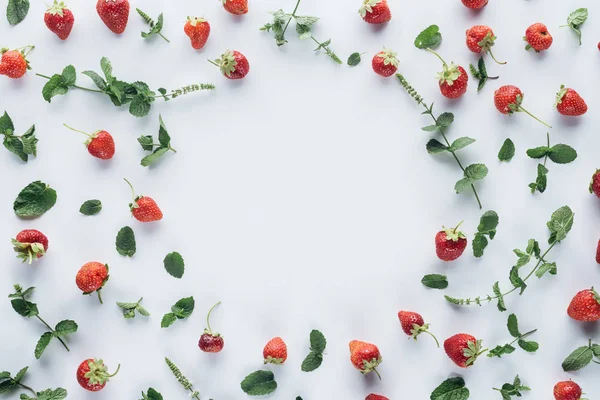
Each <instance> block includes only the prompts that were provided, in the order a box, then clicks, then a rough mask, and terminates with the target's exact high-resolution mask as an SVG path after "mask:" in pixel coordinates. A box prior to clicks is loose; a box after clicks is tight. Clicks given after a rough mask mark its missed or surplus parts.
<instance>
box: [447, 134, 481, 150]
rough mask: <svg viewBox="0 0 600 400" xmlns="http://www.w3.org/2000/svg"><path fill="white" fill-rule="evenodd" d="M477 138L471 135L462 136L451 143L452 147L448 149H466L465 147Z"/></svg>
mask: <svg viewBox="0 0 600 400" xmlns="http://www.w3.org/2000/svg"><path fill="white" fill-rule="evenodd" d="M474 142H475V139H472V138H470V137H461V138H458V139H456V140H455V141H454V142H452V144H451V145H450V148H449V149H448V150H450V151H457V150H460V149H464V148H465V147H467V146H469V145H470V144H471V143H474Z"/></svg>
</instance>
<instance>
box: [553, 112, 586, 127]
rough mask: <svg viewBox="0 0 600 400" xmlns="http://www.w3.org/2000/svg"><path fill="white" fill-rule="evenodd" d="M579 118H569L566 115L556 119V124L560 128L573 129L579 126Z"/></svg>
mask: <svg viewBox="0 0 600 400" xmlns="http://www.w3.org/2000/svg"><path fill="white" fill-rule="evenodd" d="M581 118H582V117H569V116H567V115H560V116H559V118H558V123H559V124H560V125H561V126H565V127H568V128H574V127H577V126H579V125H581Z"/></svg>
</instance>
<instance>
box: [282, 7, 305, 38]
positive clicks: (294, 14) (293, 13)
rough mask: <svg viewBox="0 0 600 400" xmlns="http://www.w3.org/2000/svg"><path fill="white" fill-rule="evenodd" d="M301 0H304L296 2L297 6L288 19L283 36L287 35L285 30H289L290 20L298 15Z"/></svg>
mask: <svg viewBox="0 0 600 400" xmlns="http://www.w3.org/2000/svg"><path fill="white" fill-rule="evenodd" d="M300 1H302V0H298V2H297V3H296V8H294V11H292V15H291V16H290V19H288V22H287V24H285V28H283V33H282V34H281V37H284V36H285V31H287V28H288V26H290V22H292V19H294V18H295V17H296V11H298V7H299V6H300Z"/></svg>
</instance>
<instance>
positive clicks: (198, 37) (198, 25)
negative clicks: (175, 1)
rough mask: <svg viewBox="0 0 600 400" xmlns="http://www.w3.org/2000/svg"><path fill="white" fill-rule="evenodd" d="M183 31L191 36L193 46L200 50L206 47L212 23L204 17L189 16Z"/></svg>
mask: <svg viewBox="0 0 600 400" xmlns="http://www.w3.org/2000/svg"><path fill="white" fill-rule="evenodd" d="M183 31H184V32H185V34H186V35H187V37H189V38H190V41H191V43H192V47H193V48H194V49H196V50H200V49H201V48H203V47H204V45H205V44H206V42H207V41H208V37H209V36H210V24H209V23H208V21H207V20H205V19H204V18H198V17H187V21H186V23H185V26H184V27H183Z"/></svg>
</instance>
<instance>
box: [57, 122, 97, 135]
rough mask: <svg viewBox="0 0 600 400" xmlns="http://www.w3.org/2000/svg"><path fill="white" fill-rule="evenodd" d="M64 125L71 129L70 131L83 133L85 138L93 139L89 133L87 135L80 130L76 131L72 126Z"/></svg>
mask: <svg viewBox="0 0 600 400" xmlns="http://www.w3.org/2000/svg"><path fill="white" fill-rule="evenodd" d="M63 125H64V126H65V127H67V128H69V129H70V130H72V131H74V132H79V133H83V134H84V135H85V136H87V137H89V138H91V137H92V135H90V134H89V133H87V132H84V131H80V130H79V129H75V128H73V127H70V126H69V125H67V124H63Z"/></svg>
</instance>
